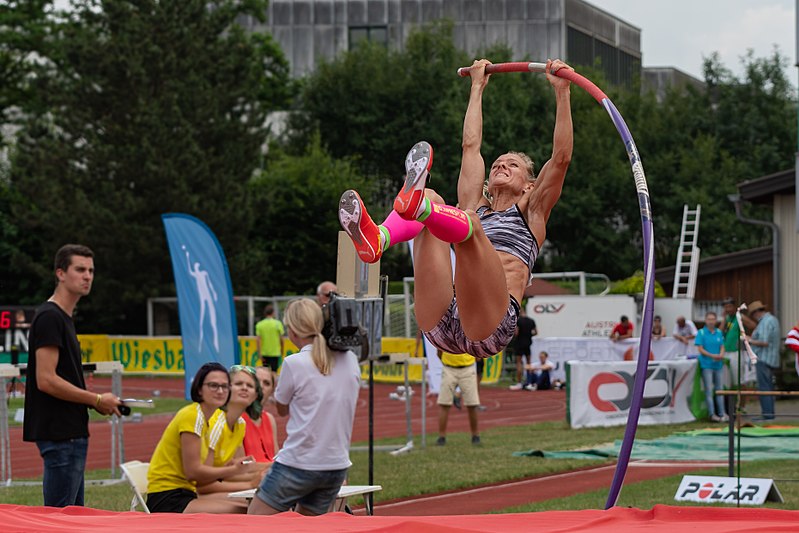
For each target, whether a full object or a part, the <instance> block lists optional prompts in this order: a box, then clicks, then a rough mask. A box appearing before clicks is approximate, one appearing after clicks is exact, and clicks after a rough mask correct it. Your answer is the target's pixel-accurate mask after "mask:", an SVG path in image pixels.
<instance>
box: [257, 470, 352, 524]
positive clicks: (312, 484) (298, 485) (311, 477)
mask: <svg viewBox="0 0 799 533" xmlns="http://www.w3.org/2000/svg"><path fill="white" fill-rule="evenodd" d="M347 470H348V469H347V468H343V469H341V470H318V471H317V470H300V469H299V468H294V467H291V466H287V465H284V464H281V463H272V468H270V469H269V472H268V473H267V474H266V476H265V477H264V479H263V480H262V481H261V485H260V486H259V487H258V490H257V491H256V493H255V496H256V497H258V498H260V500H261V501H263V502H264V503H265V504H267V505H268V506H270V507H272V508H273V509H276V510H278V511H280V512H283V511H288V510H289V509H291V508H292V507H294V505H296V504H299V505H301V506H302V507H303V509H305V510H307V511H310V512H311V513H313V514H315V515H320V514H325V513H326V512H327V511H328V510H329V509H330V506H331V505H333V502H335V501H336V496H338V491H339V490H340V489H341V485H342V484H343V483H344V480H345V479H347Z"/></svg>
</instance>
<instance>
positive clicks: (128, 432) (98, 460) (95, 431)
mask: <svg viewBox="0 0 799 533" xmlns="http://www.w3.org/2000/svg"><path fill="white" fill-rule="evenodd" d="M88 386H89V388H90V389H91V390H96V391H100V392H102V391H107V390H109V389H110V380H109V379H108V378H100V377H94V378H93V379H92V380H91V382H90V383H89V384H88ZM396 388H397V386H396V385H387V384H379V383H378V384H375V389H374V399H375V402H374V409H375V411H374V413H375V414H374V438H375V439H382V438H390V437H398V438H401V437H404V436H405V435H406V434H407V423H406V417H405V402H404V401H397V400H391V399H389V394H390V393H391V392H395V391H396ZM413 389H414V391H415V392H416V394H414V395H413V396H412V397H411V398H412V400H411V404H412V410H411V415H412V416H411V427H412V430H413V433H414V436H416V437H418V436H419V435H421V430H422V416H421V403H420V401H419V396H420V387H419V385H416V386H414V387H413ZM122 390H123V397H131V396H132V397H136V398H151V397H153V391H155V390H157V391H159V394H160V397H170V398H180V397H183V380H182V379H178V378H175V379H165V378H146V377H124V378H123V380H122ZM480 394H481V400H482V402H483V404H484V405H485V406H486V410H485V411H482V412H480V427H481V428H491V427H497V426H511V425H522V424H531V423H534V422H543V421H548V420H563V419H564V418H565V416H566V396H565V393H564V392H562V391H537V392H527V391H509V390H506V389H500V388H496V387H482V388H481V389H480ZM435 399H436V398H435V397H428V398H427V401H426V409H427V413H426V417H425V418H426V426H427V427H426V432H427V436H428V438H429V439H432V440H435V438H436V437H437V434H438V430H437V428H438V408H437V406H436V404H435ZM155 401H156V402H157V401H158V399H157V398H155ZM368 402H369V389H368V388H365V389H361V392H360V395H359V397H358V407H357V409H356V412H355V423H354V425H353V432H352V433H353V434H352V440H353V442H366V441H368V438H369V418H368V417H369V403H368ZM270 411H271V412H272V413H273V414H275V411H274V408H270ZM142 412H143V414H144V415H145V416H144V417H143V419H142V421H141V422H126V423H125V424H124V429H123V433H124V444H125V446H124V459H125V460H126V461H131V460H134V459H138V460H140V461H149V459H150V456H151V455H152V453H153V451H154V450H155V446H156V445H157V444H158V440H159V439H160V438H161V434H162V433H163V431H164V428H166V426H167V424H168V423H169V421H170V420H171V418H172V417H171V415H167V414H164V415H147V414H146V411H144V410H143V411H142ZM276 418H277V423H278V440H279V441H280V442H283V440H284V439H285V438H286V419H284V418H281V417H276ZM447 429H448V431H449V432H468V430H469V422H468V417H467V414H466V410H465V409H464V410H463V411H458V410H457V409H454V408H453V409H452V410H451V412H450V417H449V424H448V428H447ZM89 432H90V434H91V438H90V439H89V455H88V458H87V465H86V468H87V469H88V470H94V469H99V468H109V467H110V465H111V425H110V424H109V423H108V422H92V423H91V424H90V427H89ZM10 439H11V460H12V463H11V471H12V478H13V479H16V480H19V479H21V478H35V477H41V475H42V461H41V458H40V457H39V453H38V450H37V449H36V445H35V444H33V443H30V442H23V441H22V427H21V426H16V427H12V428H11V431H10ZM428 442H429V443H430V442H431V441H430V440H429V441H428Z"/></svg>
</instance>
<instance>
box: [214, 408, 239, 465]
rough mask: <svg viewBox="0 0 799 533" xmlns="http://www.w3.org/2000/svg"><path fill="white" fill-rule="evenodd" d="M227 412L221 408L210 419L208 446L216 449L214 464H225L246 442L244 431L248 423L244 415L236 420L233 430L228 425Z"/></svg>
mask: <svg viewBox="0 0 799 533" xmlns="http://www.w3.org/2000/svg"><path fill="white" fill-rule="evenodd" d="M225 415H227V413H225V412H224V411H222V410H221V409H217V410H216V412H215V413H214V414H213V416H212V417H211V420H209V421H208V427H210V428H211V429H210V431H209V432H208V443H207V444H208V448H209V449H211V450H214V466H225V465H226V464H227V463H228V461H230V460H231V459H233V456H234V455H236V450H238V449H239V447H240V446H242V445H243V444H244V432H245V430H246V429H247V423H246V422H245V421H244V419H243V418H242V417H239V419H238V420H236V426H235V428H234V429H233V430H231V429H230V427H229V426H228V425H227V417H226V416H225Z"/></svg>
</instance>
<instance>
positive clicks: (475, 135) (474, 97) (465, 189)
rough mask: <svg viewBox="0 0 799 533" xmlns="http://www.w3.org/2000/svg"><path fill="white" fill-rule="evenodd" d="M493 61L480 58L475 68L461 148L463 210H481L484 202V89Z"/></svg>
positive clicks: (460, 191) (459, 201)
mask: <svg viewBox="0 0 799 533" xmlns="http://www.w3.org/2000/svg"><path fill="white" fill-rule="evenodd" d="M490 64H491V63H490V61H488V60H486V59H480V60H477V61H475V62H474V63H473V64H472V66H471V68H470V72H471V74H470V75H471V82H472V85H471V89H470V90H469V104H468V106H467V107H466V116H465V117H464V118H463V140H462V142H461V147H462V149H463V156H462V159H461V173H460V176H458V205H459V207H460V208H461V209H477V207H478V206H479V205H480V202H481V201H482V199H483V181H484V180H485V162H484V161H483V156H482V155H481V154H480V146H481V144H482V143H483V90H485V87H486V85H488V77H489V75H488V74H486V72H485V67H486V65H490Z"/></svg>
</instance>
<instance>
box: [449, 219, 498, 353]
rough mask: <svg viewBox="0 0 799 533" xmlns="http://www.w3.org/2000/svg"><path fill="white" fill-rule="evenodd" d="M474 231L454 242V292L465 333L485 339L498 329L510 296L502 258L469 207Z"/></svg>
mask: <svg viewBox="0 0 799 533" xmlns="http://www.w3.org/2000/svg"><path fill="white" fill-rule="evenodd" d="M468 214H469V216H470V217H471V218H472V223H473V224H472V225H473V227H474V233H473V235H472V236H471V238H469V239H467V240H466V241H464V242H462V243H459V244H456V245H455V258H456V261H457V267H456V268H455V293H456V294H457V295H458V310H459V311H460V318H461V324H462V325H463V332H464V333H465V334H466V337H467V338H469V339H471V340H474V341H480V340H483V339H485V338H487V337H489V336H490V335H492V334H493V333H494V331H496V328H497V325H499V323H500V322H501V321H502V319H503V318H504V316H505V314H506V313H507V311H508V304H509V299H510V296H509V295H508V284H507V281H506V279H505V271H504V269H503V268H502V261H501V260H500V259H499V254H497V252H496V250H495V249H494V246H493V245H492V244H491V242H490V241H489V240H488V237H486V235H485V233H484V232H483V227H482V225H481V224H480V220H479V218H478V217H477V214H476V213H475V212H474V211H470V212H469V213H468Z"/></svg>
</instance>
